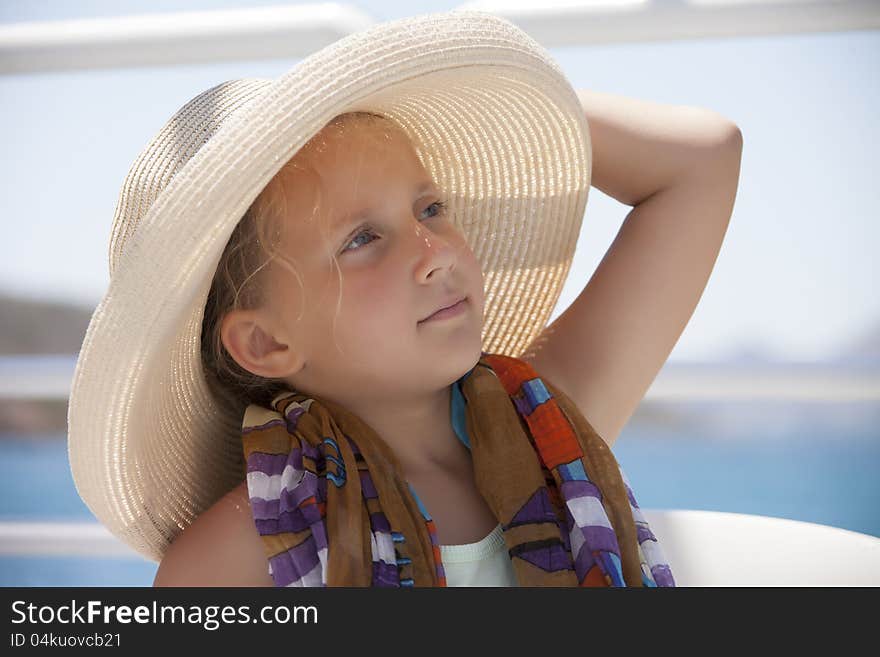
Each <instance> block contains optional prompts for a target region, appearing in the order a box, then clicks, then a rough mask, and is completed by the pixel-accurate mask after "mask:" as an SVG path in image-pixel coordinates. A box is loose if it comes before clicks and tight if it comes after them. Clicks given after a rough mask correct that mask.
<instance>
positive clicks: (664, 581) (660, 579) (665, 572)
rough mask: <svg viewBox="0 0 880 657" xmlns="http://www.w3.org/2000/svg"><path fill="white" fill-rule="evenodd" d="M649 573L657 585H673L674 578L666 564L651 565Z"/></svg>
mask: <svg viewBox="0 0 880 657" xmlns="http://www.w3.org/2000/svg"><path fill="white" fill-rule="evenodd" d="M651 575H652V576H653V577H654V581H655V582H656V583H657V586H675V580H674V579H673V578H672V571H671V570H670V569H669V566H668V565H666V564H657V565H656V566H652V567H651Z"/></svg>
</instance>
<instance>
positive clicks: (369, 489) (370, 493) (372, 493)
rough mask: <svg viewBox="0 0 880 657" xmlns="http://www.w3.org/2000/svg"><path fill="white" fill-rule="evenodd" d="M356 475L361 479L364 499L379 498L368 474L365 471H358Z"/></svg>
mask: <svg viewBox="0 0 880 657" xmlns="http://www.w3.org/2000/svg"><path fill="white" fill-rule="evenodd" d="M358 475H359V476H360V478H361V491H363V495H364V497H365V498H367V499H373V498H376V497H379V493H378V492H377V491H376V486H375V485H374V484H373V479H372V478H371V477H370V473H369V472H367V471H366V470H358Z"/></svg>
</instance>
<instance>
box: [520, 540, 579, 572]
mask: <svg viewBox="0 0 880 657" xmlns="http://www.w3.org/2000/svg"><path fill="white" fill-rule="evenodd" d="M515 556H517V557H519V558H520V559H524V560H525V561H528V562H529V563H530V564H533V565H535V566H537V567H538V568H541V569H542V570H545V571H547V572H548V573H555V572H556V571H559V570H571V554H570V553H569V552H568V551H567V550H565V549H563V547H562V545H561V544H560V543H554V544H553V545H545V546H542V547H538V548H535V549H533V550H528V549H526V550H522V551H519V552H516V554H515Z"/></svg>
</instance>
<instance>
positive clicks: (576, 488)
mask: <svg viewBox="0 0 880 657" xmlns="http://www.w3.org/2000/svg"><path fill="white" fill-rule="evenodd" d="M560 490H561V493H562V499H563V500H565V501H566V502H568V501H569V500H573V499H574V498H576V497H587V496H590V497H595V498H596V499H598V500H599V501H600V502H601V501H602V493H601V492H600V491H599V487H598V486H596V484H594V483H593V482H592V481H581V480H578V479H573V480H571V481H563V482H562V486H561V487H560Z"/></svg>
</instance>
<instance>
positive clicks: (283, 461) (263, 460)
mask: <svg viewBox="0 0 880 657" xmlns="http://www.w3.org/2000/svg"><path fill="white" fill-rule="evenodd" d="M294 451H296V452H298V451H299V450H298V449H294ZM289 456H290V454H265V453H263V452H251V455H250V456H249V457H248V460H247V471H248V472H262V473H263V474H265V475H266V476H268V477H271V476H272V475H277V474H278V475H280V474H281V473H282V472H284V466H286V465H287V460H288V458H289Z"/></svg>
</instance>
